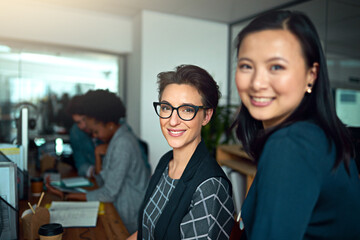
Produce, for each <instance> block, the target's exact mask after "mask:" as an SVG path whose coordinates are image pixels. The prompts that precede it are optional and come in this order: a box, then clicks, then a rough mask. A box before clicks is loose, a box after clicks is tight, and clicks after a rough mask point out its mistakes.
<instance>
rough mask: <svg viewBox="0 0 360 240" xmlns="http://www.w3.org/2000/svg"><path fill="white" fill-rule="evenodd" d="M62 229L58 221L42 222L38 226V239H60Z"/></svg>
mask: <svg viewBox="0 0 360 240" xmlns="http://www.w3.org/2000/svg"><path fill="white" fill-rule="evenodd" d="M63 232H64V229H63V227H62V225H61V224H59V223H49V224H44V225H42V226H41V227H40V228H39V236H40V240H61V239H62V235H63Z"/></svg>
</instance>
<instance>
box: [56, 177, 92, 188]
mask: <svg viewBox="0 0 360 240" xmlns="http://www.w3.org/2000/svg"><path fill="white" fill-rule="evenodd" d="M61 182H62V183H63V184H64V186H65V187H67V188H72V187H90V186H92V183H91V182H90V181H89V180H88V179H86V178H84V177H72V178H64V179H62V180H61Z"/></svg>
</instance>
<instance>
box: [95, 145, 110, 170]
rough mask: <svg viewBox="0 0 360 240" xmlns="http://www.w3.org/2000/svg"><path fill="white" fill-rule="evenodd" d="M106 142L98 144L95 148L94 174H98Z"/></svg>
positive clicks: (106, 146)
mask: <svg viewBox="0 0 360 240" xmlns="http://www.w3.org/2000/svg"><path fill="white" fill-rule="evenodd" d="M107 148H108V144H100V145H98V146H96V148H95V174H99V173H100V171H101V165H102V156H104V155H105V154H106V151H107Z"/></svg>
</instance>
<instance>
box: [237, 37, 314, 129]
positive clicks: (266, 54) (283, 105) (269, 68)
mask: <svg viewBox="0 0 360 240" xmlns="http://www.w3.org/2000/svg"><path fill="white" fill-rule="evenodd" d="M317 67H318V64H317V63H315V64H314V66H312V67H311V68H308V67H307V66H306V63H305V59H304V56H303V54H302V49H301V45H300V43H299V41H298V39H297V38H296V37H295V36H294V35H293V34H292V33H291V32H289V31H286V30H264V31H260V32H255V33H251V34H249V35H247V36H246V37H245V38H244V39H243V41H242V43H241V45H240V48H239V52H238V66H237V69H236V75H235V81H236V86H237V90H238V93H239V95H240V98H241V100H242V103H243V104H244V105H245V106H246V108H247V109H248V110H249V113H250V114H251V116H252V117H253V118H255V119H256V120H260V121H262V123H263V126H264V128H268V127H273V126H276V125H278V124H280V123H281V122H283V121H284V120H285V119H286V118H287V117H289V116H290V115H291V113H292V112H293V111H294V110H295V109H296V108H297V107H298V106H299V104H300V102H301V100H302V99H303V97H304V94H305V92H306V91H307V90H308V89H309V88H310V89H311V86H310V87H309V85H308V84H312V85H313V84H314V81H315V79H316V75H317Z"/></svg>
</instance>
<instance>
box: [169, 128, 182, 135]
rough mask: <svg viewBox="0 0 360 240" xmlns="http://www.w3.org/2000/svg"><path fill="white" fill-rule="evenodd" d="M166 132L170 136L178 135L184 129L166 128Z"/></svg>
mask: <svg viewBox="0 0 360 240" xmlns="http://www.w3.org/2000/svg"><path fill="white" fill-rule="evenodd" d="M168 133H169V135H170V136H172V137H180V136H182V135H183V134H184V133H185V130H180V129H168Z"/></svg>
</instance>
